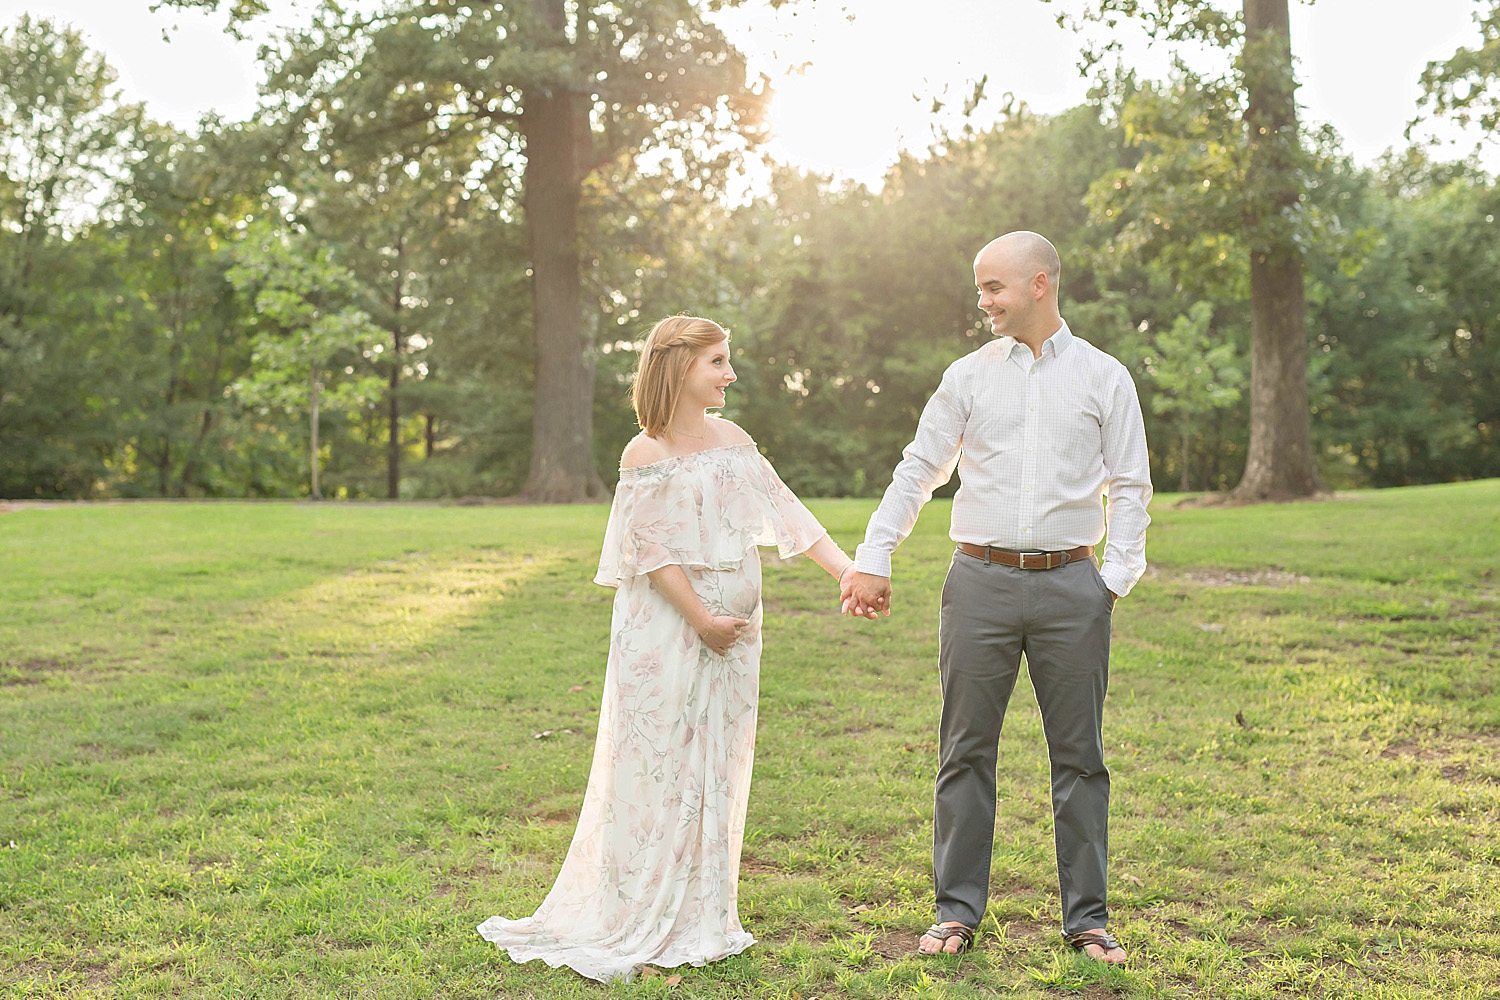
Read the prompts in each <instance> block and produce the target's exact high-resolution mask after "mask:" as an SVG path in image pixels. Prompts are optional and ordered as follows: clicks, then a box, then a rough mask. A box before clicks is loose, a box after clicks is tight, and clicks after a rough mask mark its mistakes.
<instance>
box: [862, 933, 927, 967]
mask: <svg viewBox="0 0 1500 1000" xmlns="http://www.w3.org/2000/svg"><path fill="white" fill-rule="evenodd" d="M870 950H871V951H873V952H874V953H875V954H877V955H879V956H880V957H881V958H886V959H890V960H892V961H900V960H901V959H903V958H905V957H906V956H908V955H914V954H916V951H917V936H916V935H915V934H913V933H912V932H911V931H884V932H882V933H878V934H876V935H875V937H874V939H873V940H872V941H871V942H870Z"/></svg>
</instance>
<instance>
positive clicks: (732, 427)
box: [708, 416, 755, 448]
mask: <svg viewBox="0 0 1500 1000" xmlns="http://www.w3.org/2000/svg"><path fill="white" fill-rule="evenodd" d="M708 421H709V425H710V426H711V427H712V428H713V433H714V446H715V447H718V448H728V447H730V446H732V445H737V444H754V443H755V439H754V438H752V437H751V436H750V435H749V434H747V433H745V430H744V428H742V427H740V425H739V424H737V423H735V422H734V421H733V420H730V419H729V418H728V417H718V416H711V417H709V418H708Z"/></svg>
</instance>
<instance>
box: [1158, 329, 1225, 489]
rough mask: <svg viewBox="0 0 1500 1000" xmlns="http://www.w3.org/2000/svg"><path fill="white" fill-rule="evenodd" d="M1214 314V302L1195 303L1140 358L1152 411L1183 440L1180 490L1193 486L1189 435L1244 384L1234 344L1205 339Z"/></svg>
mask: <svg viewBox="0 0 1500 1000" xmlns="http://www.w3.org/2000/svg"><path fill="white" fill-rule="evenodd" d="M1213 315H1214V307H1213V304H1212V303H1209V302H1195V303H1193V305H1192V307H1191V308H1189V310H1188V312H1187V314H1186V315H1183V316H1179V317H1177V319H1176V320H1174V321H1173V323H1172V326H1171V328H1170V329H1167V330H1162V331H1159V332H1158V333H1157V334H1156V336H1155V337H1153V338H1152V339H1151V340H1150V341H1149V342H1148V349H1149V350H1150V351H1151V356H1149V357H1147V358H1145V359H1144V363H1145V366H1146V372H1147V373H1148V374H1149V375H1150V376H1151V379H1152V381H1153V382H1154V383H1155V388H1156V390H1157V391H1156V392H1155V393H1154V394H1153V395H1152V397H1151V410H1152V412H1154V413H1160V414H1163V415H1165V416H1167V417H1169V418H1171V420H1172V424H1173V428H1174V429H1175V430H1176V432H1177V437H1178V439H1179V440H1180V441H1181V442H1182V459H1181V469H1180V473H1181V482H1180V486H1179V488H1180V489H1181V490H1183V491H1184V492H1186V491H1188V490H1191V489H1192V488H1193V487H1192V477H1191V476H1190V475H1189V474H1188V473H1189V455H1190V454H1191V453H1192V444H1193V437H1194V436H1195V435H1196V434H1198V433H1200V432H1201V430H1202V427H1203V421H1204V419H1205V418H1207V417H1209V416H1210V415H1212V414H1213V413H1214V411H1216V410H1222V409H1224V408H1225V407H1227V406H1232V405H1234V404H1235V403H1237V402H1238V401H1239V398H1240V388H1241V386H1242V385H1244V381H1245V376H1244V372H1243V370H1242V368H1241V365H1240V361H1239V358H1238V357H1237V355H1236V352H1235V346H1234V344H1233V342H1230V341H1220V342H1219V343H1214V342H1213V340H1212V339H1211V338H1210V336H1209V330H1210V324H1211V323H1212V322H1213Z"/></svg>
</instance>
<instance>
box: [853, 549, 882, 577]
mask: <svg viewBox="0 0 1500 1000" xmlns="http://www.w3.org/2000/svg"><path fill="white" fill-rule="evenodd" d="M854 568H855V569H857V570H859V572H861V573H869V574H870V575H871V576H883V577H885V578H886V579H890V576H891V554H890V553H889V552H887V551H885V550H884V549H877V548H875V547H874V546H873V545H870V544H869V543H868V542H863V543H861V544H860V545H858V546H856V547H855V549H854Z"/></svg>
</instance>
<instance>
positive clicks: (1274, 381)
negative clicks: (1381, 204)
mask: <svg viewBox="0 0 1500 1000" xmlns="http://www.w3.org/2000/svg"><path fill="white" fill-rule="evenodd" d="M1244 2H1245V6H1244V13H1245V80H1246V97H1247V103H1246V110H1245V126H1246V130H1247V133H1248V137H1249V144H1248V162H1247V169H1246V183H1247V185H1248V186H1249V188H1250V189H1251V191H1252V192H1255V193H1257V194H1259V195H1261V196H1262V198H1263V201H1262V203H1261V204H1260V205H1258V206H1256V207H1255V208H1253V209H1252V212H1255V213H1256V217H1255V218H1252V219H1250V220H1248V221H1249V225H1248V227H1247V228H1248V230H1249V232H1250V233H1251V234H1252V237H1251V248H1250V444H1249V449H1248V454H1247V455H1246V461H1245V474H1244V477H1243V478H1242V479H1241V480H1240V483H1239V485H1238V486H1236V487H1235V488H1234V491H1233V496H1234V497H1235V499H1238V500H1250V501H1259V500H1291V499H1296V498H1298V497H1307V496H1312V495H1314V494H1316V493H1319V492H1322V491H1323V490H1324V489H1325V487H1324V486H1323V481H1322V479H1321V478H1319V476H1318V470H1317V464H1316V462H1315V461H1314V457H1313V450H1312V429H1311V422H1310V421H1311V417H1310V414H1309V412H1308V403H1307V302H1306V298H1305V296H1304V292H1303V285H1302V258H1301V252H1300V251H1299V250H1298V248H1297V245H1296V243H1295V241H1294V239H1293V237H1292V234H1291V233H1290V232H1289V227H1288V225H1287V216H1288V215H1289V214H1290V213H1292V212H1294V211H1295V210H1296V206H1297V203H1298V199H1299V195H1300V194H1301V193H1302V186H1301V181H1300V180H1299V175H1298V164H1297V143H1298V140H1297V104H1296V87H1297V84H1296V80H1295V79H1294V77H1293V74H1292V45H1291V32H1290V24H1289V19H1288V16H1287V0H1244Z"/></svg>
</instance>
